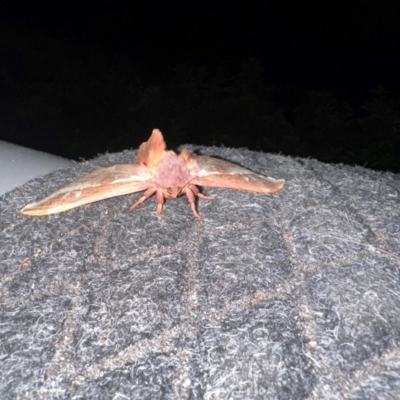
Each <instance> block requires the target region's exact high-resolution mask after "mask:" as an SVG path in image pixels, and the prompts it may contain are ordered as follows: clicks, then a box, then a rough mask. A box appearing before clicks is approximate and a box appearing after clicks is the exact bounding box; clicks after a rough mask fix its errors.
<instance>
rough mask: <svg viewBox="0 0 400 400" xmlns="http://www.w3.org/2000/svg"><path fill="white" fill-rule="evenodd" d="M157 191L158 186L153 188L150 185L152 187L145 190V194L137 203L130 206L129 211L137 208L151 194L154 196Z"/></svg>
mask: <svg viewBox="0 0 400 400" xmlns="http://www.w3.org/2000/svg"><path fill="white" fill-rule="evenodd" d="M156 191H157V188H153V187H150V188H148V189H147V190H146V191H145V192H144V194H143V196H142V197H141V198H140V199H139V200H138V201H137V202H136V203H135V204H132V205H131V206H130V207H129V211H132V210H133V209H134V208H136V207H137V206H138V205H139V204H142V203H143V202H144V201H146V200H147V199H148V198H149V197H150V196H152V195H153V194H154V193H155V192H156Z"/></svg>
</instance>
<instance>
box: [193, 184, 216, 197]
mask: <svg viewBox="0 0 400 400" xmlns="http://www.w3.org/2000/svg"><path fill="white" fill-rule="evenodd" d="M189 188H190V190H191V191H192V192H193V193H194V194H195V195H196V196H197V197H200V198H201V199H205V200H214V199H215V196H205V195H204V194H203V193H200V191H199V189H197V186H195V185H189Z"/></svg>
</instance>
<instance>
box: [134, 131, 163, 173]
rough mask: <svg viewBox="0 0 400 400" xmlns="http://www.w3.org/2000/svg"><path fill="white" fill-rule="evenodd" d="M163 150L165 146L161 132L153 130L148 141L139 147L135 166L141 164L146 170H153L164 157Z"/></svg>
mask: <svg viewBox="0 0 400 400" xmlns="http://www.w3.org/2000/svg"><path fill="white" fill-rule="evenodd" d="M165 149H166V144H165V141H164V137H163V135H162V133H161V131H160V130H158V129H153V131H152V133H151V135H150V138H149V140H148V141H147V142H143V143H142V144H141V145H140V146H139V151H138V154H137V157H136V160H135V164H143V165H145V166H146V167H147V168H150V169H153V168H154V167H155V166H156V165H157V164H158V162H159V161H160V160H161V159H162V158H163V157H164V156H165Z"/></svg>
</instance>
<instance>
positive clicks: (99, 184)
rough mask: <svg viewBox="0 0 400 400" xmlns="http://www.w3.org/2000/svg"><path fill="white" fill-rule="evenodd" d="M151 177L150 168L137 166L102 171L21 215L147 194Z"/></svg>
mask: <svg viewBox="0 0 400 400" xmlns="http://www.w3.org/2000/svg"><path fill="white" fill-rule="evenodd" d="M152 177H153V174H152V173H151V172H150V170H149V169H148V168H147V167H145V166H143V165H138V164H117V165H114V166H112V167H108V168H99V169H97V170H95V171H93V172H92V173H90V174H89V175H86V176H84V177H82V178H81V179H78V180H77V181H74V182H72V183H71V184H69V185H67V186H65V187H63V188H62V189H60V190H58V191H57V192H55V193H53V194H51V195H50V196H48V197H46V198H45V199H43V200H40V201H38V202H35V203H30V204H28V205H27V206H25V207H24V208H23V209H22V210H21V211H20V212H21V213H22V214H25V215H32V216H36V215H48V214H55V213H60V212H63V211H67V210H70V209H71V208H75V207H79V206H82V205H84V204H89V203H93V202H95V201H99V200H103V199H108V198H110V197H115V196H121V195H124V194H129V193H135V192H139V191H141V190H145V189H147V188H148V187H149V186H151V179H152Z"/></svg>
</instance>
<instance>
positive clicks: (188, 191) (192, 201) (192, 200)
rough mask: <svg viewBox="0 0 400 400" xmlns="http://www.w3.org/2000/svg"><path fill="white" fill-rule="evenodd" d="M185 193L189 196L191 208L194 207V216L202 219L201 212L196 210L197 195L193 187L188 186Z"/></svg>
mask: <svg viewBox="0 0 400 400" xmlns="http://www.w3.org/2000/svg"><path fill="white" fill-rule="evenodd" d="M196 189H197V188H196ZM185 193H186V196H187V198H188V200H189V204H190V208H191V209H192V212H193V214H194V216H195V217H196V218H197V219H201V217H200V215H199V213H198V212H197V210H196V203H195V200H196V197H195V193H193V189H192V188H190V187H187V188H186V189H185Z"/></svg>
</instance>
